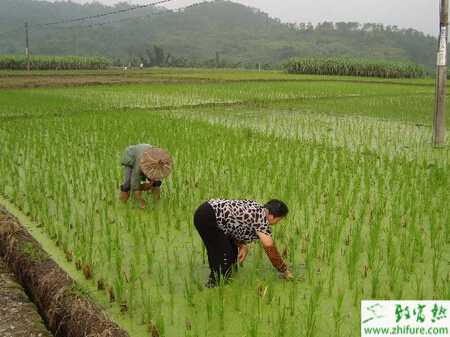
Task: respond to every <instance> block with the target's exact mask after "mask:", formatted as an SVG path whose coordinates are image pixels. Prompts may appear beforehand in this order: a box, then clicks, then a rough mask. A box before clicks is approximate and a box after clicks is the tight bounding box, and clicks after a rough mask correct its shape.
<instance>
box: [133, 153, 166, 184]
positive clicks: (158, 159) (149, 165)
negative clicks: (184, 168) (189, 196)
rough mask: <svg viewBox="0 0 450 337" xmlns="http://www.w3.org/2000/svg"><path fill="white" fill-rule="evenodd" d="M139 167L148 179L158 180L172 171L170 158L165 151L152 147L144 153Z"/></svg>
mask: <svg viewBox="0 0 450 337" xmlns="http://www.w3.org/2000/svg"><path fill="white" fill-rule="evenodd" d="M139 165H140V167H141V170H142V172H143V173H144V174H145V175H146V176H147V177H148V178H149V179H153V180H160V179H163V178H165V177H167V176H168V175H169V174H170V171H172V158H171V157H170V154H169V153H168V152H167V151H166V150H163V149H160V148H157V147H153V148H151V149H148V150H146V151H144V153H143V154H142V158H141V161H140V163H139Z"/></svg>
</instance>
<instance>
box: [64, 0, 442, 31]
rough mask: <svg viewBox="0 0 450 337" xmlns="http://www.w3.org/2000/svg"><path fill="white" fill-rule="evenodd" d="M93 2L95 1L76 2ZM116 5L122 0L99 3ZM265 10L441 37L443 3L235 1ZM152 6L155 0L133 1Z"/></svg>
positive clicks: (181, 1)
mask: <svg viewBox="0 0 450 337" xmlns="http://www.w3.org/2000/svg"><path fill="white" fill-rule="evenodd" d="M72 1H76V2H81V3H85V2H92V0H72ZM97 1H99V2H102V3H104V4H108V5H112V4H115V3H117V2H119V1H118V0H97ZM234 1H235V2H239V3H242V4H244V5H248V6H252V7H256V8H259V9H262V10H263V11H264V12H267V13H269V14H270V15H271V16H273V17H278V18H280V19H281V20H283V21H285V22H312V23H317V22H320V21H325V20H328V21H335V22H337V21H358V22H376V23H384V24H389V25H397V26H399V27H400V28H414V29H417V30H420V31H423V32H425V33H427V34H432V35H437V33H438V30H439V29H438V26H439V1H440V0H234ZM128 2H132V3H150V2H153V1H152V0H132V1H128ZM195 2H198V1H193V0H174V1H173V3H172V4H171V5H170V6H169V5H167V7H170V8H177V7H183V6H186V5H189V4H192V3H195Z"/></svg>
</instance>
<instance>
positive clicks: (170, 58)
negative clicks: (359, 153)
mask: <svg viewBox="0 0 450 337" xmlns="http://www.w3.org/2000/svg"><path fill="white" fill-rule="evenodd" d="M130 6H131V5H129V4H127V3H121V4H119V5H116V6H115V7H108V6H104V5H101V4H99V3H93V4H86V5H79V4H76V3H73V2H56V3H50V2H46V1H32V0H1V1H0V54H19V53H23V51H24V45H25V37H24V32H23V29H22V26H23V24H24V22H25V21H28V22H29V23H30V25H31V26H30V48H31V51H32V53H33V54H47V55H55V54H57V55H69V54H70V55H102V56H108V57H110V58H112V59H114V60H115V62H116V63H117V64H123V63H129V62H132V63H135V64H140V63H144V64H146V65H169V66H170V65H177V66H216V65H219V66H224V67H225V66H227V67H231V66H241V67H255V66H256V64H262V65H263V66H265V67H278V66H279V65H280V64H281V63H282V62H284V61H286V60H287V59H289V58H291V57H311V56H312V57H314V56H321V57H325V56H326V57H328V56H349V57H357V58H373V59H386V60H409V61H413V62H416V63H419V64H423V65H425V66H426V67H428V68H429V69H432V67H433V66H434V62H435V47H436V43H437V42H436V39H435V38H433V37H431V36H426V35H425V34H423V33H421V32H418V31H416V30H413V29H399V28H398V27H395V26H383V25H380V24H370V23H368V24H359V23H356V22H349V23H345V22H339V23H331V22H324V23H321V24H318V25H316V26H313V25H311V24H308V23H302V24H287V23H282V22H281V21H280V20H278V19H274V18H271V17H269V16H268V15H267V14H266V13H263V12H261V11H259V10H258V9H255V8H250V7H246V6H243V5H240V4H236V3H233V2H230V1H223V0H217V1H213V2H208V3H203V4H201V5H197V6H193V7H190V8H186V9H185V10H183V11H179V12H171V11H167V10H166V9H164V8H159V9H154V8H153V9H150V8H146V9H139V10H135V11H131V12H128V13H122V14H118V15H112V16H108V17H104V18H98V19H95V20H86V21H82V22H75V23H66V24H58V25H51V26H47V27H42V26H38V25H39V24H41V23H46V22H54V21H60V20H62V19H71V18H77V17H82V16H89V15H95V14H98V13H104V12H109V11H112V10H116V9H121V8H129V7H130ZM11 31H12V32H11Z"/></svg>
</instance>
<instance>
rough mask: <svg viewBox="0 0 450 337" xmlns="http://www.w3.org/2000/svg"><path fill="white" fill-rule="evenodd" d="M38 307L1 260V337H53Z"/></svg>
mask: <svg viewBox="0 0 450 337" xmlns="http://www.w3.org/2000/svg"><path fill="white" fill-rule="evenodd" d="M51 336H52V334H51V333H50V332H48V330H47V329H46V327H45V325H44V323H43V322H42V319H41V316H39V314H38V312H37V309H36V306H35V305H34V304H33V303H32V302H31V301H30V299H29V298H28V296H27V295H26V294H25V292H24V290H23V288H22V287H21V286H20V285H19V283H18V282H17V280H16V279H15V277H14V274H12V273H11V272H10V271H9V269H8V267H7V266H6V264H5V263H4V261H3V260H2V259H1V258H0V337H51Z"/></svg>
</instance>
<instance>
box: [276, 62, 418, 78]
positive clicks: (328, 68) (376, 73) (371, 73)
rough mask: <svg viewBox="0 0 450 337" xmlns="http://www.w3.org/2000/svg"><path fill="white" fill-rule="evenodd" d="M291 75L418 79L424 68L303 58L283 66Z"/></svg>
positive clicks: (402, 64) (401, 64) (411, 65)
mask: <svg viewBox="0 0 450 337" xmlns="http://www.w3.org/2000/svg"><path fill="white" fill-rule="evenodd" d="M284 68H285V69H286V71H287V72H288V73H291V74H314V75H339V76H361V77H382V78H418V77H423V76H425V75H426V71H425V68H424V67H423V66H421V65H418V64H415V63H412V62H398V61H385V60H370V59H355V58H303V59H292V60H290V61H288V62H287V63H285V64H284Z"/></svg>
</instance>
